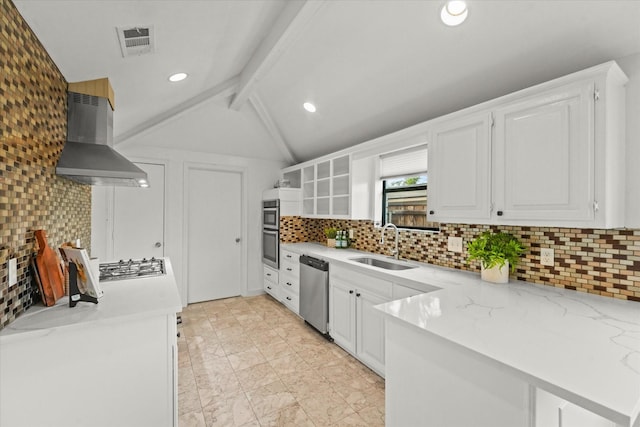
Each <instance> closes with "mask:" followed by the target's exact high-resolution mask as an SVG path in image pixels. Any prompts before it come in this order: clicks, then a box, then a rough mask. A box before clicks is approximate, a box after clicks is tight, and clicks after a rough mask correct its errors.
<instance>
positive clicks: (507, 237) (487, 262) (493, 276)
mask: <svg viewBox="0 0 640 427" xmlns="http://www.w3.org/2000/svg"><path fill="white" fill-rule="evenodd" d="M524 252H525V248H524V246H522V244H521V243H520V241H519V240H518V239H517V238H515V237H514V236H512V235H511V234H509V233H504V232H498V233H492V232H490V231H485V232H484V233H482V234H481V235H480V236H478V238H477V239H475V240H473V241H471V242H469V243H468V244H467V253H468V254H469V256H468V258H467V261H468V262H471V261H473V260H475V259H477V260H480V268H481V274H480V277H481V278H482V280H485V281H487V282H493V283H507V282H508V281H509V271H511V272H512V273H513V272H515V271H516V265H518V261H519V258H520V256H521V255H522V254H524Z"/></svg>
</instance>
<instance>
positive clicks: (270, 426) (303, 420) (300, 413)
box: [181, 403, 315, 427]
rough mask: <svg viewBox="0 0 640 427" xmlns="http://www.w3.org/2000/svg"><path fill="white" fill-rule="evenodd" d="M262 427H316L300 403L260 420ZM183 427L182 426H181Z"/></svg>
mask: <svg viewBox="0 0 640 427" xmlns="http://www.w3.org/2000/svg"><path fill="white" fill-rule="evenodd" d="M258 420H259V421H260V425H261V426H262V427H314V426H315V424H314V423H313V421H311V418H309V416H308V415H307V414H306V412H304V410H303V409H302V407H301V406H300V405H299V404H298V403H294V404H293V405H291V406H287V407H286V408H283V409H281V410H279V411H276V412H273V413H271V414H268V415H266V416H264V417H262V418H259V419H258ZM181 427H182V426H181Z"/></svg>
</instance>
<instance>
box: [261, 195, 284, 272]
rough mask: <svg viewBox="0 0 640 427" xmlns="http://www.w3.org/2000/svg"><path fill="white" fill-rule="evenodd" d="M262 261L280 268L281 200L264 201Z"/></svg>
mask: <svg viewBox="0 0 640 427" xmlns="http://www.w3.org/2000/svg"><path fill="white" fill-rule="evenodd" d="M262 262H263V263H264V264H267V265H269V266H271V267H273V268H280V201H279V200H264V201H263V202H262Z"/></svg>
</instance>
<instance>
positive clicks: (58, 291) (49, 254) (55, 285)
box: [34, 230, 64, 307]
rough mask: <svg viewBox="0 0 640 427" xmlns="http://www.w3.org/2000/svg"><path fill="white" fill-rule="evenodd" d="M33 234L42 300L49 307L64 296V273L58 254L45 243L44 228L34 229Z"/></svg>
mask: <svg viewBox="0 0 640 427" xmlns="http://www.w3.org/2000/svg"><path fill="white" fill-rule="evenodd" d="M34 235H35V237H36V241H37V242H38V253H37V254H36V266H37V267H38V273H39V274H40V282H41V284H42V292H43V295H42V301H43V302H44V305H46V306H47V307H50V306H52V305H54V304H55V303H56V301H57V300H59V299H60V298H62V297H63V296H64V273H63V271H62V268H61V267H60V260H59V259H58V256H57V255H56V253H55V252H54V251H53V249H51V248H50V247H49V245H48V244H47V233H46V232H45V231H44V230H36V231H34Z"/></svg>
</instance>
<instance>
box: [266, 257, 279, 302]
mask: <svg viewBox="0 0 640 427" xmlns="http://www.w3.org/2000/svg"><path fill="white" fill-rule="evenodd" d="M262 269H263V287H264V291H265V292H266V293H268V294H269V295H271V296H272V297H274V298H275V299H277V300H278V301H280V292H279V289H278V288H279V285H278V270H276V269H275V268H271V267H268V266H266V265H263V266H262Z"/></svg>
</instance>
